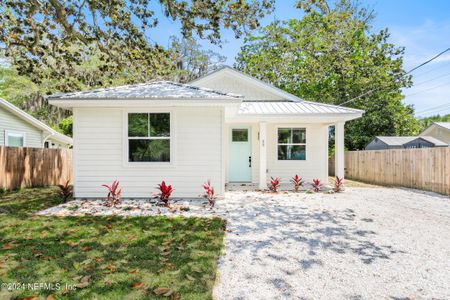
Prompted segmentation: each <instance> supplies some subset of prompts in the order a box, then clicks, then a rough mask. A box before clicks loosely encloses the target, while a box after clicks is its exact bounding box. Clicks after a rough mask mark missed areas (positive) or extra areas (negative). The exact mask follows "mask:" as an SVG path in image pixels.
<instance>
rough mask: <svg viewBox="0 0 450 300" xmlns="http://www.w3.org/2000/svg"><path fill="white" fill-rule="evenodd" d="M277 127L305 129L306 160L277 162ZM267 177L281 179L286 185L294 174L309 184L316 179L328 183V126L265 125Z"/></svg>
mask: <svg viewBox="0 0 450 300" xmlns="http://www.w3.org/2000/svg"><path fill="white" fill-rule="evenodd" d="M277 126H280V127H303V128H306V160H303V161H302V160H284V161H279V160H278V149H277V140H278V138H277ZM267 142H268V143H267V169H268V170H269V171H268V174H267V175H268V176H267V180H269V179H270V176H273V177H281V179H282V182H284V183H288V182H289V180H290V178H292V176H294V175H295V174H298V175H299V176H300V177H303V178H304V179H305V180H306V182H308V183H310V182H312V180H313V179H315V178H318V179H320V181H322V182H323V183H324V184H327V183H328V125H326V124H300V123H299V124H283V125H281V124H280V125H277V124H268V125H267Z"/></svg>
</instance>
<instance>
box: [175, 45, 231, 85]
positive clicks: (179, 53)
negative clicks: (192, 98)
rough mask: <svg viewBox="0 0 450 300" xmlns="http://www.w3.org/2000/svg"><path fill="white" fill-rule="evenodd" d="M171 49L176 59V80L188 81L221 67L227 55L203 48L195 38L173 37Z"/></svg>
mask: <svg viewBox="0 0 450 300" xmlns="http://www.w3.org/2000/svg"><path fill="white" fill-rule="evenodd" d="M170 51H172V52H173V56H174V59H175V61H176V65H177V67H176V71H175V75H174V77H175V80H177V81H180V82H183V83H186V82H190V81H192V80H194V79H196V78H198V77H201V76H203V75H206V74H207V73H209V72H211V71H214V70H216V69H218V68H219V67H221V65H222V64H223V63H224V62H225V60H226V57H225V56H223V55H220V54H219V53H216V52H214V51H212V50H203V49H202V47H201V46H200V45H199V44H198V43H197V41H196V40H195V39H193V38H184V39H178V38H176V37H174V36H172V37H171V45H170Z"/></svg>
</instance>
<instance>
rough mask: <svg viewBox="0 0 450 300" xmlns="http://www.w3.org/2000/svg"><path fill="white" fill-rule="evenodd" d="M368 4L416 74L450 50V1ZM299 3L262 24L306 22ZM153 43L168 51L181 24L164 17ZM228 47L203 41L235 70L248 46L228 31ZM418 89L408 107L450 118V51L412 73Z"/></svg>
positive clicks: (408, 93) (282, 0)
mask: <svg viewBox="0 0 450 300" xmlns="http://www.w3.org/2000/svg"><path fill="white" fill-rule="evenodd" d="M360 2H361V4H362V5H364V6H366V7H368V8H372V9H373V10H374V11H375V12H376V18H375V20H374V22H373V26H374V28H373V29H374V30H376V31H378V30H380V29H383V28H388V29H389V31H390V33H391V38H390V42H392V43H393V44H395V45H397V46H403V47H405V48H406V49H405V57H404V67H405V70H410V69H412V68H413V67H415V66H417V65H419V64H420V63H422V62H424V61H426V60H428V59H430V58H432V57H433V56H434V55H436V54H438V53H439V52H441V51H443V50H445V49H447V48H449V47H450V1H449V0H427V1H422V0H361V1H360ZM294 3H295V0H276V8H275V11H274V13H273V14H271V15H270V16H267V17H265V18H264V19H263V20H261V23H262V25H267V24H269V23H270V22H272V21H273V20H275V19H278V20H286V19H291V18H301V16H302V13H301V12H300V11H299V10H297V9H294V8H293V7H294ZM160 20H161V22H160V26H159V27H158V29H157V32H154V33H153V35H152V38H153V39H154V40H155V41H156V42H158V43H160V44H162V45H164V46H168V40H169V37H170V36H171V35H179V30H178V29H179V24H178V23H177V22H172V21H170V20H167V19H165V18H164V17H162V18H161V19H160ZM222 34H223V37H224V38H225V40H226V43H225V44H224V45H223V46H222V47H217V46H214V45H211V44H209V43H208V42H206V41H201V42H200V44H202V45H203V47H204V48H205V49H212V50H214V51H215V52H218V53H220V54H222V55H224V56H226V57H227V61H226V63H227V64H228V65H233V63H234V58H235V56H236V54H237V53H238V52H239V49H240V47H241V46H242V44H243V40H242V39H236V38H235V37H234V34H233V32H231V31H223V32H222ZM411 74H412V75H413V82H414V85H413V87H412V88H409V89H405V90H404V95H405V99H404V102H405V103H406V104H412V105H414V107H415V109H416V115H417V116H419V117H425V116H431V115H435V114H450V51H449V52H447V53H446V54H444V55H442V56H441V57H439V58H438V59H436V60H434V61H433V62H432V63H430V64H428V65H426V66H424V67H422V68H420V69H418V70H417V71H414V72H413V73H411Z"/></svg>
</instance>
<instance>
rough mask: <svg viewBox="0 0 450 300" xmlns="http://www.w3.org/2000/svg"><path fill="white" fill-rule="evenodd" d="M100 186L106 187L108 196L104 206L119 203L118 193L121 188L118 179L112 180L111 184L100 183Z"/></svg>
mask: <svg viewBox="0 0 450 300" xmlns="http://www.w3.org/2000/svg"><path fill="white" fill-rule="evenodd" d="M102 186H104V187H106V188H107V189H108V196H107V197H106V201H105V205H106V206H113V207H114V206H116V205H117V204H119V203H120V194H121V193H122V189H119V180H114V181H113V183H112V184H111V185H108V184H102Z"/></svg>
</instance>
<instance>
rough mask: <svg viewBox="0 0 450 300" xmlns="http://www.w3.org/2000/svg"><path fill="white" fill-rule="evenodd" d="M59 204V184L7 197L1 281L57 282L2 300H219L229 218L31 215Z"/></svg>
mask: <svg viewBox="0 0 450 300" xmlns="http://www.w3.org/2000/svg"><path fill="white" fill-rule="evenodd" d="M60 202H61V198H60V197H59V196H58V191H57V189H55V188H39V189H23V190H21V191H18V192H13V193H6V194H3V195H1V196H0V282H1V283H25V284H28V283H50V284H53V290H51V289H46V288H38V289H37V290H30V289H21V290H15V291H7V290H5V289H2V290H1V291H0V299H3V298H8V297H11V298H13V299H14V298H24V297H33V296H36V297H41V298H42V299H45V298H47V297H49V298H50V299H52V297H53V298H54V299H61V298H62V299H86V298H87V299H92V298H96V299H159V298H165V299H167V298H171V299H211V298H212V288H213V285H214V281H215V277H216V262H217V258H218V256H219V255H220V254H221V251H222V247H223V237H224V227H225V221H223V220H221V219H218V218H214V219H206V218H181V217H175V218H167V217H139V218H121V217H64V218H61V217H41V216H35V215H33V214H32V213H33V212H36V211H38V210H41V209H44V208H47V207H50V206H53V205H56V204H58V203H60ZM58 284H59V286H58ZM66 285H67V286H68V287H69V289H65V287H66ZM72 288H74V289H72ZM158 288H160V289H159V290H156V292H157V293H158V292H165V295H166V296H164V295H159V296H158V295H156V293H155V289H158ZM161 288H166V290H164V289H161ZM168 289H170V290H168ZM36 299H37V298H36Z"/></svg>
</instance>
